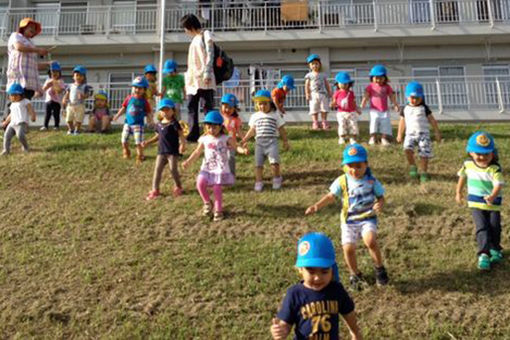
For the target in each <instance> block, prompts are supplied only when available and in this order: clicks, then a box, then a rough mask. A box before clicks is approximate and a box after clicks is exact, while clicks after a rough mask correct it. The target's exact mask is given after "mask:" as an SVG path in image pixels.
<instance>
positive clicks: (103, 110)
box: [89, 90, 111, 133]
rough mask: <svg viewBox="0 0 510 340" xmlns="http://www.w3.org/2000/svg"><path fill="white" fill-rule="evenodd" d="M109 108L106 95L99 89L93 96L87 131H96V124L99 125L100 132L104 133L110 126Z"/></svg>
mask: <svg viewBox="0 0 510 340" xmlns="http://www.w3.org/2000/svg"><path fill="white" fill-rule="evenodd" d="M110 121H111V117H110V108H109V107H108V95H107V94H106V92H105V91H103V90H99V91H98V92H97V94H96V95H95V96H94V108H93V109H92V111H91V112H90V118H89V132H95V131H96V125H98V124H99V125H100V132H101V133H106V132H107V131H108V129H109V128H110Z"/></svg>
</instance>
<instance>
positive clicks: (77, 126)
mask: <svg viewBox="0 0 510 340" xmlns="http://www.w3.org/2000/svg"><path fill="white" fill-rule="evenodd" d="M80 130H81V122H76V128H75V131H78V132H80Z"/></svg>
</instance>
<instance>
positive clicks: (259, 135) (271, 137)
mask: <svg viewBox="0 0 510 340" xmlns="http://www.w3.org/2000/svg"><path fill="white" fill-rule="evenodd" d="M270 96H271V94H270V93H269V91H267V90H259V91H257V93H256V94H255V97H253V101H254V102H255V109H256V110H257V112H255V113H254V114H253V115H252V116H251V117H250V121H249V123H248V125H249V126H250V129H249V130H248V132H247V133H246V135H245V136H244V138H243V140H242V144H243V147H244V148H246V144H247V142H248V140H250V138H252V137H253V136H255V140H256V142H255V191H262V188H263V187H264V182H262V174H263V171H264V161H265V158H266V157H267V159H268V160H269V164H271V168H272V170H273V189H275V190H278V189H280V188H281V186H282V177H281V174H280V151H279V148H278V136H279V135H281V137H282V140H283V147H284V149H285V150H288V149H289V143H288V141H287V133H286V131H285V127H284V125H285V122H284V121H283V118H282V117H281V116H280V115H279V114H278V113H276V112H274V109H273V106H271V97H270Z"/></svg>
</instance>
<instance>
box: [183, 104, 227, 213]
mask: <svg viewBox="0 0 510 340" xmlns="http://www.w3.org/2000/svg"><path fill="white" fill-rule="evenodd" d="M204 125H205V134H204V135H203V136H201V137H200V138H199V139H198V146H197V147H196V149H195V150H194V151H193V153H192V154H191V155H190V156H189V158H188V159H187V160H185V161H184V162H183V163H182V167H183V168H184V169H186V168H188V167H189V165H190V164H191V163H192V162H193V161H195V160H196V159H197V158H198V157H200V155H201V154H202V152H204V160H203V161H202V166H201V167H200V173H199V174H198V177H197V189H198V193H199V194H200V197H202V200H203V202H204V208H203V210H202V214H203V215H204V216H209V215H210V214H211V212H212V207H213V205H212V203H211V199H210V196H209V192H208V191H207V188H208V187H212V189H213V194H214V214H213V220H214V221H220V220H222V219H223V189H222V187H223V186H225V185H232V184H234V174H232V172H231V171H230V166H229V164H228V154H229V150H234V143H233V141H232V138H230V136H229V135H228V134H227V133H226V132H225V128H224V127H223V117H222V116H221V113H220V112H219V111H216V110H214V111H209V112H208V113H207V114H206V115H205V118H204Z"/></svg>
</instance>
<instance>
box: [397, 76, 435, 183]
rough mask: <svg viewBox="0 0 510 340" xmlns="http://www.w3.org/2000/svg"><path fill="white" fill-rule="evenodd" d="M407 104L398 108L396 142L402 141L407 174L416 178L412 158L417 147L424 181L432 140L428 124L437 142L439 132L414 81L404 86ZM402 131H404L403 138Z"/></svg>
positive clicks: (414, 163)
mask: <svg viewBox="0 0 510 340" xmlns="http://www.w3.org/2000/svg"><path fill="white" fill-rule="evenodd" d="M405 94H406V98H407V105H406V106H404V107H402V108H401V110H400V122H399V124H398V133H397V142H398V143H402V141H403V142H404V152H405V154H406V158H407V162H408V163H409V166H410V169H409V175H410V176H411V178H418V168H417V167H416V162H415V160H414V148H416V147H417V148H418V155H419V156H420V165H421V174H420V175H419V176H420V181H421V182H422V183H425V182H427V181H428V180H429V174H428V172H427V170H428V164H429V159H430V158H432V141H431V139H430V125H432V128H433V129H434V134H435V136H436V140H437V142H440V141H441V132H440V131H439V126H438V124H437V121H436V119H435V118H434V116H433V115H432V111H430V109H429V107H428V106H427V104H425V96H424V94H423V86H422V85H421V84H420V83H418V82H416V81H413V82H410V83H409V84H407V86H406V93H405ZM404 131H405V133H406V136H405V139H403V135H404Z"/></svg>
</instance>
